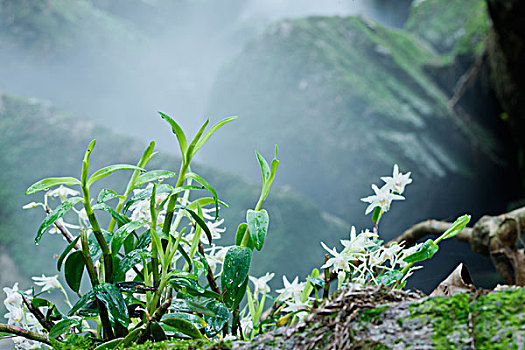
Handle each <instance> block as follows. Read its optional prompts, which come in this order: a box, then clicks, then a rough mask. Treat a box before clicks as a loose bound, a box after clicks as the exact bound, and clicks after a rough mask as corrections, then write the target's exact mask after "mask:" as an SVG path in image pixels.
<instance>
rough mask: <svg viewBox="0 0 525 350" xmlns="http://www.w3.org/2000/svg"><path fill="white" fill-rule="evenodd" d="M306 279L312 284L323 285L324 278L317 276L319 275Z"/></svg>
mask: <svg viewBox="0 0 525 350" xmlns="http://www.w3.org/2000/svg"><path fill="white" fill-rule="evenodd" d="M306 280H307V281H308V282H310V283H312V284H313V285H316V286H319V287H324V279H323V278H321V277H319V276H315V277H306Z"/></svg>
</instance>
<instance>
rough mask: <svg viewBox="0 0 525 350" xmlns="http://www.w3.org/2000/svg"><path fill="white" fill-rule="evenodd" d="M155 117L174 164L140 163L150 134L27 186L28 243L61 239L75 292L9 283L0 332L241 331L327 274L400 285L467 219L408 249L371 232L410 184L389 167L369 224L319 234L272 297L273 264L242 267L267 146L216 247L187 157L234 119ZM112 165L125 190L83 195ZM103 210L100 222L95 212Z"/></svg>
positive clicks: (167, 334) (303, 299)
mask: <svg viewBox="0 0 525 350" xmlns="http://www.w3.org/2000/svg"><path fill="white" fill-rule="evenodd" d="M161 117H162V118H163V119H165V120H166V121H167V122H168V123H169V124H170V126H171V127H172V130H173V133H174V134H175V136H176V137H177V140H178V144H179V146H180V151H181V154H182V160H181V164H180V167H179V170H178V173H175V172H173V171H170V170H150V171H146V169H145V168H146V166H147V164H148V163H149V161H150V160H151V159H152V158H153V157H154V155H155V152H154V146H155V145H154V143H153V142H152V143H151V144H150V145H149V146H148V147H147V148H146V149H145V151H144V152H143V154H142V157H141V158H140V160H139V161H138V163H137V165H128V164H117V165H110V166H107V167H104V168H102V169H100V170H97V171H95V172H93V173H91V175H90V171H89V166H90V157H91V153H92V151H93V148H94V146H95V141H92V142H91V143H90V144H89V146H88V148H87V151H86V153H85V156H84V159H83V162H82V171H81V176H80V178H74V177H59V178H47V179H43V180H40V181H38V182H37V183H35V184H33V185H32V186H31V187H29V188H28V190H27V191H26V194H34V193H37V192H40V191H47V192H44V199H43V202H32V203H30V204H28V205H26V206H25V208H35V207H41V208H43V209H44V211H45V212H46V213H47V216H46V217H45V219H44V220H43V222H42V224H41V225H40V227H39V228H38V230H37V235H36V238H35V242H36V243H37V244H38V242H39V241H40V240H41V239H42V237H43V235H44V233H45V232H46V231H49V233H51V234H60V235H62V237H63V238H64V239H65V240H67V242H68V245H67V247H66V248H65V249H64V251H63V252H62V254H61V255H60V257H59V258H58V261H57V269H58V271H62V270H63V271H64V276H65V281H66V283H67V285H68V287H69V289H70V290H71V291H72V292H73V293H75V294H76V295H77V296H78V300H77V301H76V303H74V304H72V303H71V302H70V301H69V294H68V292H66V290H65V288H64V287H63V286H62V284H61V283H60V282H59V280H58V275H55V276H51V277H46V276H44V275H42V277H34V278H33V279H34V280H35V284H36V285H37V286H39V287H42V288H41V291H40V292H36V291H35V289H34V288H32V289H31V290H27V291H21V290H19V288H18V284H15V285H14V286H13V287H12V288H4V292H5V293H6V295H7V298H6V299H5V300H4V305H5V306H6V308H7V310H8V313H7V314H6V315H5V317H6V318H7V320H8V321H7V324H0V332H1V333H0V336H2V335H3V336H10V337H14V336H16V337H14V338H13V341H14V342H15V345H16V347H17V348H19V349H31V348H39V347H41V346H46V345H48V346H53V347H63V346H67V345H75V344H84V346H86V344H88V345H87V346H89V347H96V348H98V349H105V348H124V347H126V346H128V345H131V344H140V343H143V342H146V341H162V340H167V339H173V338H178V339H229V338H238V339H251V338H253V337H254V336H255V335H256V334H258V333H261V332H264V331H266V330H268V329H272V328H275V327H278V326H282V325H284V324H287V323H292V322H296V321H297V320H298V319H300V318H301V317H303V316H304V315H306V314H307V313H308V312H310V311H311V309H312V308H313V307H315V306H316V304H317V303H318V302H319V301H320V300H322V298H326V297H328V295H329V293H330V284H331V281H332V280H335V279H337V281H338V282H337V289H340V288H342V287H343V285H344V286H345V287H348V286H351V287H353V288H359V287H362V286H366V285H370V284H372V285H380V284H383V285H385V286H386V287H390V288H403V287H404V285H405V283H406V280H407V278H408V277H409V276H410V275H411V274H412V272H413V271H414V270H415V269H416V268H418V266H415V265H414V264H415V263H417V262H419V261H422V260H425V259H428V258H430V257H432V256H433V255H434V254H435V253H436V252H437V250H438V249H439V247H438V245H437V244H438V243H439V242H440V241H441V240H443V239H445V238H449V237H452V236H454V235H456V234H457V233H459V232H460V231H461V230H462V229H463V228H464V227H465V225H466V224H467V223H468V221H469V219H470V217H468V216H466V215H465V216H463V217H461V218H459V219H458V220H457V221H456V222H455V223H454V224H453V225H452V226H451V228H450V229H449V230H447V232H445V233H444V234H443V235H442V236H441V237H439V238H438V239H437V240H435V241H432V240H428V241H426V242H425V243H423V244H418V245H416V246H413V247H411V248H405V247H403V245H402V244H400V245H398V244H392V245H390V246H385V245H383V241H382V240H380V239H379V233H378V225H379V221H380V219H381V216H382V215H383V214H384V213H386V212H387V211H388V210H389V208H390V205H391V203H392V201H393V200H401V199H404V197H403V196H401V194H402V193H403V191H404V189H405V186H406V185H407V184H409V183H411V182H412V180H411V179H410V173H407V174H402V173H400V172H399V169H398V167H397V165H395V166H394V173H393V176H392V177H383V178H382V179H383V181H384V182H385V185H384V186H383V187H382V188H381V189H379V188H378V187H377V186H376V185H372V188H373V190H374V192H375V195H373V196H369V197H366V198H363V199H362V200H363V201H365V202H368V203H370V205H369V206H368V208H367V209H366V213H367V214H368V213H370V212H373V216H372V220H373V222H374V227H373V229H372V231H370V230H368V229H367V230H364V231H362V232H361V233H359V234H356V229H355V227H352V228H351V231H350V237H349V239H348V240H341V244H342V245H343V246H344V248H343V249H342V251H341V252H340V253H339V252H337V250H336V248H333V249H330V248H329V247H327V246H326V245H325V244H324V243H322V242H321V244H322V246H323V247H324V248H325V249H326V250H327V251H328V253H330V255H332V257H330V256H329V254H326V255H325V263H324V265H322V266H321V270H322V273H323V274H322V275H321V272H320V270H319V269H314V270H313V271H312V273H311V274H310V275H309V276H308V277H307V278H306V281H305V282H299V280H298V277H295V278H294V279H293V280H292V282H289V281H288V279H287V278H286V276H283V283H284V287H283V288H282V289H279V290H277V292H278V293H279V296H278V297H272V296H271V295H270V294H269V293H270V291H271V290H270V287H269V286H268V282H269V281H270V280H271V279H272V278H273V277H274V276H275V274H274V273H266V275H265V276H262V277H260V278H256V277H254V276H250V275H249V270H250V265H251V261H252V255H253V253H254V252H255V251H260V250H261V249H262V247H263V244H264V241H265V239H266V236H267V232H268V227H269V216H268V213H267V211H266V210H265V209H263V208H262V206H263V204H264V202H265V200H266V199H267V197H268V195H269V191H270V187H271V185H272V182H273V180H274V177H275V174H276V170H277V167H278V164H279V161H278V160H277V147H276V148H275V156H274V158H273V160H272V161H271V162H270V163H268V162H267V161H266V160H265V159H264V158H263V157H262V156H261V155H260V154H259V153H257V152H256V156H257V160H258V163H259V165H260V168H261V173H262V190H261V194H260V197H259V199H258V201H257V203H256V205H255V207H254V208H253V209H248V210H247V211H246V221H245V222H243V223H241V224H240V225H239V226H238V227H237V231H236V235H235V241H234V242H233V243H234V244H232V245H231V246H220V245H217V244H216V240H217V239H219V238H221V235H222V233H223V232H224V230H225V228H223V227H222V225H223V220H221V219H219V210H220V208H221V207H227V204H226V203H224V202H222V201H221V200H220V199H219V198H218V195H217V192H216V191H215V189H214V188H213V186H212V185H211V184H209V183H208V182H207V181H206V180H205V179H203V178H202V177H201V176H200V175H198V174H196V173H194V172H192V170H191V166H190V165H191V161H192V159H193V158H194V156H195V154H196V153H197V151H198V150H199V149H200V148H201V147H202V146H203V145H204V144H205V143H206V141H207V140H208V139H209V138H210V137H211V136H212V135H213V133H215V132H216V131H217V130H218V129H219V128H221V127H222V126H223V125H225V124H227V123H229V122H230V121H232V120H233V119H235V118H234V117H232V118H226V119H224V120H222V121H220V122H218V123H217V124H215V125H213V126H211V127H210V128H209V129H208V130H207V126H208V123H209V121H206V123H204V125H203V126H202V127H201V128H200V129H199V131H198V132H197V134H196V135H195V137H194V138H193V139H192V140H191V142H189V143H188V140H187V138H186V135H185V134H184V132H183V130H182V128H181V127H180V126H179V125H178V124H177V123H176V122H175V121H174V120H173V119H172V118H170V117H169V116H167V115H165V114H162V113H161ZM122 170H129V171H132V174H131V177H130V179H129V182H128V184H127V187H126V189H125V190H124V192H123V193H122V194H119V193H117V192H116V191H114V190H112V189H102V190H101V191H100V192H99V193H98V196H97V199H96V201H94V200H93V199H92V196H91V193H90V190H91V187H92V185H93V184H94V183H95V182H97V181H99V180H102V179H103V178H105V177H106V176H108V175H110V174H112V173H115V172H117V171H122ZM55 186H58V187H55ZM52 187H55V188H54V189H52V190H50V188H52ZM75 188H76V189H75ZM198 193H207V194H205V195H200V196H199V195H198ZM58 202H59V204H58V205H56V206H55V207H54V208H52V205H53V204H54V203H58ZM111 203H112V204H111ZM104 213H105V215H106V216H107V217H106V224H107V225H103V222H104V221H103V220H104V217H103V216H102V215H100V214H103V215H104ZM103 227H104V228H103ZM85 274H87V278H84V279H83V276H84V275H85ZM87 280H89V283H90V285H89V287H86V286H85V284H86V281H87ZM219 280H220V283H218V281H219ZM250 281H251V283H252V287H253V291H252V290H251V289H250V285H249V282H250ZM81 286H83V288H82V289H81ZM50 290H59V291H60V292H62V293H63V295H64V297H65V303H66V304H67V307H68V311H67V312H63V311H61V310H59V308H58V307H57V306H56V305H55V304H54V303H52V302H51V301H49V300H47V299H46V298H43V297H42V295H43V294H44V293H46V292H48V291H50ZM320 291H322V294H323V295H322V297H321V296H320V295H319V294H320ZM245 296H246V302H245V303H244V304H241V303H242V302H243V300H244V299H245ZM42 344H45V345H42Z"/></svg>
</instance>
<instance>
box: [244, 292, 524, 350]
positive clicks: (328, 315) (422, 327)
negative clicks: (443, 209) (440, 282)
mask: <svg viewBox="0 0 525 350" xmlns="http://www.w3.org/2000/svg"><path fill="white" fill-rule="evenodd" d="M524 320H525V288H513V289H506V290H501V291H493V292H487V291H478V292H477V293H473V294H465V293H462V294H456V295H453V296H451V297H424V298H423V297H421V296H417V294H412V293H407V292H404V293H402V292H391V291H390V292H389V291H386V290H383V289H379V290H378V289H377V288H376V289H374V288H371V289H368V290H365V291H354V292H352V291H343V292H342V293H341V294H340V295H339V296H337V297H336V298H335V299H334V300H331V301H330V300H329V301H327V302H325V303H323V304H322V305H321V306H320V307H319V308H318V309H316V310H314V311H313V313H312V314H311V315H310V316H307V317H306V319H305V321H304V322H302V323H299V324H298V325H296V326H292V327H288V328H282V329H277V330H276V331H274V332H273V333H272V334H266V335H263V336H260V337H256V338H255V339H254V341H253V342H252V343H250V344H244V345H242V346H241V347H242V348H243V349H327V348H337V349H423V348H424V349H473V348H474V349H522V348H523V346H525V328H524V327H523V324H524Z"/></svg>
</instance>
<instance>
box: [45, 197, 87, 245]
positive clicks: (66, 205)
mask: <svg viewBox="0 0 525 350" xmlns="http://www.w3.org/2000/svg"><path fill="white" fill-rule="evenodd" d="M82 200H83V199H82V198H80V197H71V198H68V199H66V200H65V201H63V202H62V203H61V204H60V205H59V206H58V207H56V208H55V209H54V210H53V211H52V212H51V213H49V214H48V215H47V216H46V218H45V219H44V221H42V223H41V224H40V227H39V228H38V232H37V234H36V238H35V243H38V242H40V239H41V238H42V235H43V234H44V232H46V230H47V229H48V228H49V227H50V226H51V225H53V223H54V222H55V221H57V220H58V219H60V218H61V217H63V216H64V215H66V214H67V212H69V211H70V210H71V208H73V207H74V206H75V205H76V204H78V203H80V202H82Z"/></svg>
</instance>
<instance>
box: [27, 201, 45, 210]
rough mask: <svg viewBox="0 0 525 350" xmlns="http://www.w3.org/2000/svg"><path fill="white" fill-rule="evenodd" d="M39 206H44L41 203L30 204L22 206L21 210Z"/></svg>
mask: <svg viewBox="0 0 525 350" xmlns="http://www.w3.org/2000/svg"><path fill="white" fill-rule="evenodd" d="M40 205H41V206H42V207H43V206H44V204H43V203H37V202H31V203H27V204H26V205H24V206H23V207H22V209H33V208H36V207H38V206H40Z"/></svg>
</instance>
